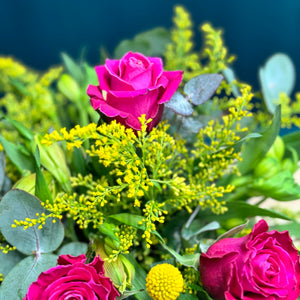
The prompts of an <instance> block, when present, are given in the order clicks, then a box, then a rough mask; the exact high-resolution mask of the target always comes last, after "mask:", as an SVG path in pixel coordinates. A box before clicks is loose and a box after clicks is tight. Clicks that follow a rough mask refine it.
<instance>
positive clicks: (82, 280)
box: [23, 254, 119, 300]
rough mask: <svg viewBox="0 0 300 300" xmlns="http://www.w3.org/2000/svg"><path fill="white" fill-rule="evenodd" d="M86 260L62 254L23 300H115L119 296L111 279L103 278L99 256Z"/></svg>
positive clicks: (81, 256) (41, 275) (83, 256)
mask: <svg viewBox="0 0 300 300" xmlns="http://www.w3.org/2000/svg"><path fill="white" fill-rule="evenodd" d="M85 260H86V257H85V255H84V254H82V255H80V256H77V257H75V256H71V255H61V256H60V257H59V258H58V260H57V262H58V266H56V267H53V268H51V269H49V270H48V271H46V272H43V273H41V274H40V275H39V277H38V279H37V281H35V282H33V283H32V284H31V285H30V287H29V289H28V292H27V295H26V296H25V298H24V299H23V300H41V299H45V300H46V299H51V300H67V299H74V300H75V299H78V300H79V299H81V300H97V299H103V300H104V299H105V300H115V299H116V297H117V296H119V293H118V292H117V290H116V289H115V287H114V286H113V283H112V281H111V280H110V278H108V277H105V276H104V268H103V261H102V260H101V258H100V256H97V257H95V258H94V260H93V261H92V262H91V263H89V264H85Z"/></svg>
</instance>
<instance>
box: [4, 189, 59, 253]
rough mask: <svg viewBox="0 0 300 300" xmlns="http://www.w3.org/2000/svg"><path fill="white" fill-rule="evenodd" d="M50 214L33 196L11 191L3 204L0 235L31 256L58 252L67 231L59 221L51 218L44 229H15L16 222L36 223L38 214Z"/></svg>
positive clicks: (6, 195)
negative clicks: (27, 221)
mask: <svg viewBox="0 0 300 300" xmlns="http://www.w3.org/2000/svg"><path fill="white" fill-rule="evenodd" d="M37 213H39V214H40V215H41V214H42V213H45V214H46V215H47V214H48V213H49V212H48V211H47V210H45V209H44V208H43V207H42V206H41V204H40V201H39V200H38V199H37V198H36V197H35V196H33V195H31V194H29V193H27V192H25V191H22V190H18V189H14V190H10V191H9V192H8V193H7V194H5V196H4V197H3V198H2V201H1V202H0V231H1V233H2V235H3V236H4V237H5V240H6V241H7V242H8V243H10V244H11V245H13V246H15V247H16V248H17V249H18V250H19V251H20V252H22V253H24V254H27V255H30V254H32V253H33V252H36V253H49V252H52V251H54V250H56V249H57V248H58V247H59V245H60V244H61V242H62V240H63V238H64V228H63V225H62V223H61V222H60V221H59V220H57V219H56V220H55V221H56V223H53V219H52V218H48V219H47V220H46V222H45V225H43V228H42V229H38V226H39V225H35V226H32V227H29V228H27V229H26V230H24V229H23V227H17V228H13V227H12V226H11V225H12V224H14V220H18V221H19V220H25V219H26V218H29V219H36V218H37V216H36V214H37Z"/></svg>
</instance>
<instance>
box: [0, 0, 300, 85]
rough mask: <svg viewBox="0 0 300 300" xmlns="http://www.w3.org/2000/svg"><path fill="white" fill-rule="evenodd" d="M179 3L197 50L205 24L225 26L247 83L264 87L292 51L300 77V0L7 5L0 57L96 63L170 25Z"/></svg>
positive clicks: (32, 0)
mask: <svg viewBox="0 0 300 300" xmlns="http://www.w3.org/2000/svg"><path fill="white" fill-rule="evenodd" d="M175 4H182V5H184V6H185V7H186V8H187V9H188V10H189V11H190V13H191V14H192V19H193V21H194V25H195V30H196V36H195V38H196V41H197V44H196V49H198V50H199V49H200V48H201V35H200V33H199V31H198V25H199V24H202V23H203V22H204V21H209V22H211V23H212V25H213V26H214V27H221V28H223V29H224V32H225V34H224V37H225V42H226V45H227V47H228V48H229V51H230V53H233V54H236V55H237V61H236V62H235V63H234V65H233V67H234V69H235V70H236V73H237V75H238V77H239V78H240V79H241V80H243V81H247V82H249V83H251V84H253V85H254V86H255V87H256V88H257V87H258V80H257V71H258V68H259V66H261V65H262V64H264V62H265V60H266V59H267V58H268V57H269V56H270V55H272V54H273V53H275V52H284V53H286V54H288V55H289V56H290V57H291V58H292V60H293V61H294V63H295V65H296V69H297V71H298V73H299V74H300V55H299V48H300V1H299V0H288V1H284V0H252V1H243V0H228V1H225V0H210V1H200V0H198V1H197V0H185V1H179V2H177V1H171V0H151V1H149V0H143V1H137V0H129V1H125V0H123V1H113V0H110V1H100V0H98V1H97V0H80V1H79V0H78V1H76V0H73V1H70V0H51V1H49V0H28V1H26V0H18V1H17V0H0V54H1V55H3V54H4V55H13V56H14V57H15V58H17V59H19V60H21V61H22V62H24V63H25V64H27V65H29V66H31V67H33V68H36V69H39V70H45V69H47V68H48V67H49V66H51V65H53V64H58V63H60V62H61V60H60V52H62V51H65V52H67V53H69V54H70V55H71V56H72V57H75V58H77V57H79V55H80V53H81V50H82V49H83V48H84V47H86V52H85V53H86V58H87V59H88V61H89V62H90V63H91V64H97V63H98V61H99V49H100V46H101V45H102V46H104V47H105V48H106V49H107V50H108V51H109V52H110V53H113V49H114V48H115V46H116V45H117V44H118V42H119V41H120V40H122V39H125V38H132V37H133V36H134V35H135V34H136V33H139V32H141V31H144V30H147V29H151V28H153V27H156V26H164V27H166V28H170V27H171V26H172V16H173V7H174V5H175ZM298 77H299V76H298ZM297 90H300V80H299V78H297Z"/></svg>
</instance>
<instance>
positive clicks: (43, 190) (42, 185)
mask: <svg viewBox="0 0 300 300" xmlns="http://www.w3.org/2000/svg"><path fill="white" fill-rule="evenodd" d="M35 160H36V177H35V195H36V196H37V198H38V199H40V200H41V201H42V202H46V201H47V200H48V201H49V202H50V203H53V199H52V195H51V193H50V190H49V187H48V184H47V182H46V179H45V177H44V174H43V172H42V170H41V161H40V151H39V147H38V146H36V150H35Z"/></svg>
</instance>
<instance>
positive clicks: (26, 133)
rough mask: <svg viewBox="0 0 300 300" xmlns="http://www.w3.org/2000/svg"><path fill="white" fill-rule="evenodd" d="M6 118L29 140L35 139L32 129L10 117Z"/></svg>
mask: <svg viewBox="0 0 300 300" xmlns="http://www.w3.org/2000/svg"><path fill="white" fill-rule="evenodd" d="M5 120H6V121H7V122H9V123H10V124H11V125H13V126H14V127H15V129H16V130H17V131H18V132H19V133H20V134H21V135H22V136H23V137H24V138H26V139H27V140H29V141H31V140H32V139H33V133H32V131H31V130H30V129H28V128H27V127H25V126H24V125H23V124H22V123H20V122H18V121H16V120H13V119H11V118H9V117H5Z"/></svg>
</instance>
